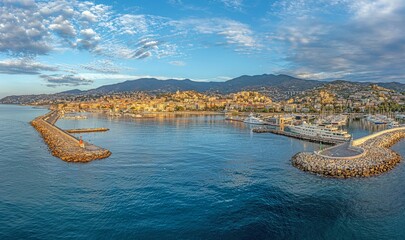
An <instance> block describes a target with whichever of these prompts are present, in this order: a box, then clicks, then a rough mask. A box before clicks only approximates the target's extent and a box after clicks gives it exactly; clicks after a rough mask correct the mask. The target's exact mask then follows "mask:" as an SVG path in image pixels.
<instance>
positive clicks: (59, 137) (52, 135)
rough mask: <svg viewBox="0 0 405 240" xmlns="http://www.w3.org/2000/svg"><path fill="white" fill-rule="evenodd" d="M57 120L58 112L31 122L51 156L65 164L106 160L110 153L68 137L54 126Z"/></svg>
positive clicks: (68, 135) (67, 134) (70, 136)
mask: <svg viewBox="0 0 405 240" xmlns="http://www.w3.org/2000/svg"><path fill="white" fill-rule="evenodd" d="M58 119H59V113H58V111H51V112H49V113H47V114H45V115H43V116H39V117H37V118H35V119H34V120H33V121H31V125H32V126H33V127H34V128H35V129H36V130H37V131H38V132H39V133H40V134H41V136H42V138H43V139H44V141H45V142H46V143H47V144H48V147H49V150H50V152H51V153H52V155H53V156H55V157H58V158H60V159H62V160H63V161H66V162H90V161H92V160H96V159H103V158H107V157H109V156H110V155H111V152H110V151H109V150H107V149H104V148H101V147H98V146H95V145H93V144H90V143H88V142H85V141H83V140H82V139H77V138H76V137H74V136H72V135H70V134H69V133H67V132H66V131H64V130H62V129H60V128H58V127H57V126H55V123H56V121H57V120H58Z"/></svg>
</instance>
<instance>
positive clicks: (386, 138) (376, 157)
mask: <svg viewBox="0 0 405 240" xmlns="http://www.w3.org/2000/svg"><path fill="white" fill-rule="evenodd" d="M404 137H405V130H403V129H399V130H398V131H391V132H387V133H384V134H381V135H379V136H377V137H375V138H371V139H368V140H367V141H365V142H363V143H362V144H360V145H358V146H356V147H358V148H360V149H362V150H364V151H363V152H362V153H359V154H358V155H355V156H348V157H332V156H326V155H322V154H321V153H316V152H314V153H309V152H301V153H297V154H296V155H294V156H293V157H292V164H293V166H295V167H297V168H299V169H301V170H303V171H308V172H311V173H315V174H319V175H323V176H330V177H337V178H349V177H369V176H374V175H378V174H381V173H383V172H386V171H389V170H391V169H392V168H394V167H395V165H396V164H398V163H399V162H400V161H401V156H400V155H399V154H398V153H396V152H394V151H392V150H391V149H389V148H390V147H391V146H393V145H394V144H396V143H397V142H398V141H400V140H401V139H402V138H404Z"/></svg>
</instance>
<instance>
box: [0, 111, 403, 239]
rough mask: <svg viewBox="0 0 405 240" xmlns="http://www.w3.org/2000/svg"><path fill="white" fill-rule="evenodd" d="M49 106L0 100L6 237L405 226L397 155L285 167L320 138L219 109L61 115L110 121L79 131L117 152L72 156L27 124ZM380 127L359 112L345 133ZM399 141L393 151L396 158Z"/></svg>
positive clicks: (386, 234)
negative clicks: (369, 163)
mask: <svg viewBox="0 0 405 240" xmlns="http://www.w3.org/2000/svg"><path fill="white" fill-rule="evenodd" d="M47 112H48V111H47V110H46V109H32V108H31V107H20V106H8V105H0V133H1V134H0V140H1V142H2V143H4V144H3V145H2V146H1V152H2V154H1V156H0V171H1V174H0V202H1V204H0V215H1V216H2V217H1V218H0V230H1V231H0V232H1V234H0V236H1V237H2V238H3V236H10V235H13V236H14V237H16V238H24V239H27V238H41V237H43V236H46V237H49V238H91V237H94V236H98V237H99V238H103V237H111V238H114V237H115V238H119V237H123V236H131V237H133V238H138V239H145V238H159V237H160V238H162V237H164V238H175V237H176V236H177V237H179V234H178V233H179V232H181V233H180V236H181V237H182V238H193V237H195V236H196V235H197V236H198V237H201V238H205V239H215V238H218V237H221V238H235V236H238V237H239V238H251V237H254V238H256V239H260V238H261V239H263V238H269V237H271V238H273V239H278V238H281V236H283V238H295V237H297V236H303V237H304V238H308V239H310V238H314V237H316V236H318V237H319V238H324V239H329V238H331V237H333V236H335V234H336V232H338V233H339V234H340V235H339V236H342V238H356V239H372V238H379V239H400V238H401V236H403V235H404V234H405V232H404V230H403V228H402V227H401V226H402V225H403V224H405V217H404V216H405V212H404V209H405V208H404V206H403V203H404V201H403V199H405V190H404V189H403V187H402V186H403V185H402V183H403V181H405V165H404V164H402V163H401V162H400V163H399V164H396V165H395V168H393V169H392V170H391V171H387V172H385V173H383V174H380V175H377V176H374V177H371V178H351V179H350V178H349V179H340V178H330V177H322V176H319V175H317V174H310V173H305V172H303V171H301V170H300V169H297V168H296V167H294V166H293V165H292V164H291V157H292V156H294V155H295V154H296V153H299V152H313V151H319V150H320V145H319V143H316V142H307V141H301V140H298V139H295V138H290V137H285V136H280V135H275V134H254V133H253V134H252V133H251V128H250V126H249V125H248V124H244V123H240V122H229V121H225V120H224V117H223V116H222V115H205V116H204V115H194V116H190V115H182V116H177V117H176V118H160V119H150V120H148V121H145V120H142V119H130V118H128V119H125V118H123V119H116V118H108V117H106V116H103V115H100V114H88V115H87V116H88V118H87V120H85V121H82V120H78V121H74V120H69V119H59V120H58V121H57V122H56V126H57V127H58V128H60V129H75V128H93V127H105V128H108V129H110V130H109V131H107V132H103V133H83V138H84V139H86V141H88V142H90V143H92V144H94V145H97V146H103V147H106V148H108V149H109V150H110V151H111V152H112V153H113V154H112V155H111V156H110V157H109V158H107V159H105V160H102V161H92V162H90V163H88V164H72V163H69V162H65V161H60V160H59V159H58V158H55V157H54V156H52V155H51V154H49V150H48V147H47V145H45V144H44V142H43V139H42V138H41V136H40V135H39V134H38V132H37V131H36V130H35V129H34V128H32V127H31V126H30V125H29V124H28V123H29V122H30V121H31V120H32V119H34V118H36V117H38V116H42V115H45V114H46V113H47ZM381 127H382V126H373V125H370V124H369V123H368V122H366V121H363V120H362V121H357V120H356V121H354V122H350V123H349V132H350V133H352V134H353V135H354V138H355V139H358V138H361V137H363V136H368V135H370V134H372V133H373V132H377V131H380V129H381ZM201 136H204V137H201ZM404 143H405V142H404V141H400V142H399V143H397V144H396V145H394V146H393V147H391V149H392V150H393V151H394V152H397V153H398V154H401V155H402V156H404V155H405V152H404V150H405V147H404V146H405V145H404ZM207 209H210V210H209V211H207ZM241 213H243V214H241ZM245 213H247V214H245ZM133 219H138V220H137V221H133ZM124 220H125V221H124ZM111 226H115V227H114V228H111ZM252 228H254V229H262V230H261V231H253V233H252ZM27 229H30V230H27ZM303 229H305V231H303ZM370 229H371V230H370ZM2 234H3V235H2Z"/></svg>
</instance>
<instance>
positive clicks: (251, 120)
mask: <svg viewBox="0 0 405 240" xmlns="http://www.w3.org/2000/svg"><path fill="white" fill-rule="evenodd" d="M243 122H244V123H248V124H257V125H263V124H264V122H263V120H261V119H260V118H257V117H255V116H254V115H253V114H252V113H251V114H249V117H247V118H245V120H243Z"/></svg>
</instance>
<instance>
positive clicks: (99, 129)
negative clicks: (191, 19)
mask: <svg viewBox="0 0 405 240" xmlns="http://www.w3.org/2000/svg"><path fill="white" fill-rule="evenodd" d="M109 130H110V129H108V128H78V129H68V130H65V131H66V132H67V133H90V132H107V131H109Z"/></svg>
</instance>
